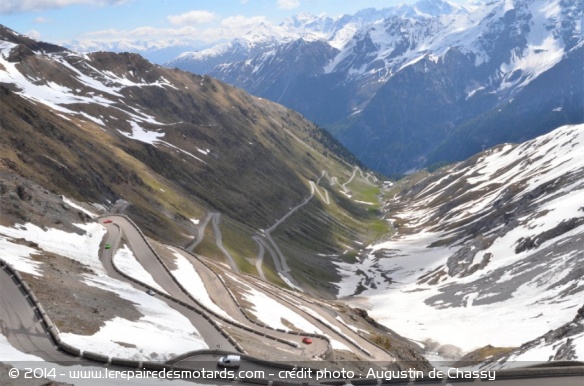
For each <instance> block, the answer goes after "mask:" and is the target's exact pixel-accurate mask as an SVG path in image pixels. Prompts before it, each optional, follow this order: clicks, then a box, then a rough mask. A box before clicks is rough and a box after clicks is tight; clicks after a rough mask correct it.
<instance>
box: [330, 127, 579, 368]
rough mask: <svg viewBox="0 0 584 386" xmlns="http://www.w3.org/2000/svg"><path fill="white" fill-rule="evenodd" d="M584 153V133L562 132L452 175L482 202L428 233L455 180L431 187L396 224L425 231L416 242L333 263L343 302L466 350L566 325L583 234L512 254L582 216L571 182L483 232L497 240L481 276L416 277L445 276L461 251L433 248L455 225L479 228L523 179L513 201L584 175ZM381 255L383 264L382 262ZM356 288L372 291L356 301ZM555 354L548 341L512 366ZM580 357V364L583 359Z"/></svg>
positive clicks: (503, 150)
mask: <svg viewBox="0 0 584 386" xmlns="http://www.w3.org/2000/svg"><path fill="white" fill-rule="evenodd" d="M582 154H584V125H576V126H565V127H562V128H559V129H557V130H555V131H554V132H552V133H550V134H547V135H544V136H542V137H540V138H537V139H535V140H533V141H530V142H527V143H524V144H522V145H518V146H512V145H505V146H501V147H499V148H496V149H493V150H489V151H487V152H486V153H485V155H484V157H482V158H480V159H479V160H478V162H477V163H476V164H474V165H473V166H471V167H469V168H467V169H464V170H463V171H456V173H462V174H461V175H459V174H456V173H455V172H452V174H456V177H459V176H463V177H468V178H467V181H469V182H471V183H472V184H474V186H473V187H472V189H473V190H476V191H480V192H482V193H483V194H481V195H478V196H477V198H476V199H475V200H474V201H469V202H465V203H463V204H461V205H460V206H457V207H456V208H455V209H453V210H452V211H450V212H448V215H447V216H444V218H443V219H441V220H440V221H439V223H438V225H432V226H425V223H426V222H430V220H431V219H432V218H433V216H434V215H435V214H436V211H437V208H435V207H432V206H430V205H428V203H430V202H432V200H433V199H435V198H436V197H437V195H439V194H440V193H444V191H445V189H447V187H448V181H446V180H447V179H448V178H447V177H448V175H449V174H447V177H445V178H444V179H442V180H439V181H436V182H434V183H432V184H430V185H429V186H427V187H426V188H425V189H424V190H423V191H422V192H420V193H419V194H418V195H417V197H421V198H420V199H419V200H418V201H416V200H415V199H414V202H413V203H410V204H408V208H407V209H406V210H403V211H401V212H399V213H397V214H395V217H394V219H398V218H400V219H402V220H403V219H405V220H407V221H408V222H409V224H411V225H414V226H416V227H418V228H417V229H423V230H421V231H419V232H417V233H414V234H411V235H400V233H399V232H398V233H397V235H395V236H394V237H393V238H392V239H391V240H389V241H386V242H383V243H379V244H375V245H370V246H369V247H368V248H367V251H368V254H367V256H366V257H365V258H363V259H362V261H360V262H359V263H358V264H355V265H349V264H345V263H337V264H338V269H339V272H340V273H341V275H342V276H343V279H342V281H341V283H339V297H344V298H345V299H346V301H347V302H348V303H350V304H352V305H355V306H359V307H365V308H367V309H368V310H369V311H370V315H371V316H372V317H374V318H375V319H377V320H378V321H380V322H381V323H383V324H385V325H386V326H388V327H390V328H392V329H394V330H395V331H396V332H398V333H400V334H402V335H404V336H406V337H408V338H411V339H414V340H416V341H418V342H421V343H422V342H424V341H425V340H427V339H430V340H433V341H437V342H439V343H440V344H443V345H446V344H452V345H455V346H457V347H459V348H460V349H462V350H463V351H465V352H466V351H470V350H473V349H477V348H480V347H483V346H486V345H488V344H491V345H493V346H499V347H511V346H520V345H521V344H523V343H525V342H527V341H530V340H532V339H535V338H537V337H538V336H540V335H542V334H544V333H546V332H548V331H549V330H551V329H555V328H558V327H560V326H561V325H563V324H565V323H568V322H570V321H571V320H572V319H573V318H574V316H575V315H576V310H577V309H578V308H579V307H580V306H582V291H581V289H582V286H583V285H584V278H582V277H580V276H579V275H576V274H575V272H577V270H578V267H581V266H582V261H583V260H584V253H583V252H582V250H581V246H582V245H583V244H582V241H583V240H582V227H581V226H580V227H576V228H575V229H572V230H570V231H568V232H565V233H563V234H561V235H559V236H557V237H555V238H552V239H550V240H548V241H545V242H543V243H541V245H538V246H537V248H535V249H527V250H524V251H521V252H516V247H517V246H518V240H520V239H521V238H522V237H523V238H527V237H532V238H533V237H534V236H535V235H538V234H541V233H542V232H544V231H548V230H550V229H553V228H555V227H556V226H557V225H558V224H560V223H561V222H562V221H565V220H568V219H571V218H578V217H582V216H584V213H583V212H582V207H583V205H584V204H583V203H584V184H583V183H582V181H581V180H578V179H575V180H572V181H570V180H568V182H566V183H565V186H562V187H561V188H560V189H559V190H558V191H556V192H554V194H553V195H550V196H548V195H542V196H540V197H537V198H536V199H535V205H536V210H535V212H533V213H529V214H528V215H524V216H523V217H521V218H518V219H517V221H518V224H517V226H515V227H514V228H512V229H510V230H508V231H506V232H499V233H498V231H501V230H502V228H503V225H504V224H498V225H496V226H494V228H492V229H491V230H490V231H489V232H488V233H487V234H485V235H484V236H495V239H494V242H492V244H491V245H490V246H488V247H487V248H485V249H483V250H480V253H476V254H475V255H474V261H473V262H471V263H475V264H476V263H480V261H481V257H482V256H484V255H485V254H491V258H490V261H489V263H488V264H487V265H486V267H485V268H484V269H481V270H478V271H476V272H474V273H473V274H470V275H468V276H465V277H461V276H456V275H455V276H449V275H444V276H442V277H441V278H440V280H439V281H438V283H437V284H433V285H432V284H426V283H421V282H420V277H422V276H423V275H424V274H426V273H429V272H432V271H433V270H437V269H439V268H444V269H446V270H448V267H447V265H446V263H447V261H448V258H449V257H450V256H452V255H453V254H454V253H455V252H457V251H459V250H460V249H461V248H463V244H456V243H455V244H454V246H453V245H451V246H450V247H447V246H440V247H429V246H430V244H432V243H433V242H436V241H438V240H441V239H444V238H445V237H447V236H451V235H454V234H456V232H457V228H456V225H455V223H456V222H457V221H460V220H461V219H463V218H465V217H466V216H470V215H478V217H477V219H475V220H473V221H479V220H480V218H481V217H482V215H483V214H484V215H486V214H488V213H489V211H490V210H491V208H492V207H493V206H494V205H495V202H496V201H497V200H498V199H500V197H501V196H502V192H504V191H505V189H506V188H510V187H511V186H512V185H513V184H514V183H516V182H518V181H526V182H525V184H523V185H522V186H521V188H520V192H519V193H517V195H516V196H515V199H516V200H517V201H519V199H520V198H521V197H522V195H523V193H525V192H530V191H533V189H535V188H537V187H538V186H544V185H545V184H548V185H547V186H550V183H552V185H551V186H553V184H556V183H559V181H560V177H566V176H568V175H571V174H573V173H575V172H577V171H579V170H580V171H581V170H582V168H584V159H583V158H582ZM461 178H462V177H461ZM457 181H458V180H457ZM490 184H500V186H499V187H498V188H497V189H495V190H494V191H493V190H488V189H486V187H487V186H488V185H490ZM429 192H431V193H429ZM485 192H486V193H485ZM424 195H425V196H424ZM398 200H399V198H398ZM449 226H450V228H448V227H449ZM445 229H449V230H447V231H446V230H445ZM459 241H461V242H465V241H472V240H459ZM470 248H471V250H472V249H474V248H475V247H474V246H472V247H470ZM376 252H377V253H376ZM380 252H382V253H383V257H376V254H377V256H379V253H380ZM375 253H376V254H375ZM359 271H361V272H362V273H363V274H360V272H359ZM382 275H383V276H382ZM387 277H390V278H391V282H388V280H386V278H387ZM359 285H364V286H365V287H366V288H367V289H366V290H365V291H363V292H362V293H360V294H358V295H356V296H351V295H353V294H355V293H356V291H357V289H358V286H359ZM578 289H579V290H578ZM575 341H576V344H577V345H579V350H580V351H582V350H583V349H584V339H582V337H581V336H580V337H576V338H575ZM551 351H552V345H551V344H544V343H542V345H541V348H540V349H539V350H536V351H530V352H529V353H525V355H521V356H519V357H517V358H514V360H517V361H524V360H530V361H547V360H548V358H549V356H550V352H551ZM582 354H583V353H582V352H580V356H579V358H584V356H581V355H582Z"/></svg>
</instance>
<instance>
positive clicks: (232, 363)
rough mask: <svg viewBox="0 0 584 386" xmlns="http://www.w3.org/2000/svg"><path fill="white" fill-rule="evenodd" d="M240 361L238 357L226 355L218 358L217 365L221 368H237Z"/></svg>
mask: <svg viewBox="0 0 584 386" xmlns="http://www.w3.org/2000/svg"><path fill="white" fill-rule="evenodd" d="M240 361H241V357H240V356H239V355H226V356H224V357H221V358H219V361H217V365H219V366H223V367H235V368H237V367H239V362H240Z"/></svg>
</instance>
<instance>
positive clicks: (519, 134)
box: [169, 0, 584, 174]
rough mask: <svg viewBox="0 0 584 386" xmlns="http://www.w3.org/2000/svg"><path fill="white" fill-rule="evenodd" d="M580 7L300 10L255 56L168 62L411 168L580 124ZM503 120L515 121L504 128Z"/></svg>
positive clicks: (504, 4) (512, 1)
mask: <svg viewBox="0 0 584 386" xmlns="http://www.w3.org/2000/svg"><path fill="white" fill-rule="evenodd" d="M583 16H584V5H583V4H582V3H581V2H578V1H575V0H535V1H526V0H497V1H492V2H489V3H482V4H479V5H472V6H464V7H463V6H460V5H456V4H454V3H448V2H444V1H440V0H433V1H420V2H418V3H416V4H413V5H403V6H399V7H393V8H386V9H383V10H373V9H367V10H363V11H361V12H358V13H356V14H355V15H350V16H349V15H345V16H342V17H339V18H326V17H317V16H309V15H302V16H301V17H300V16H299V17H298V18H297V19H294V20H291V21H289V22H287V23H284V24H283V25H282V26H279V28H286V29H287V30H294V31H296V32H294V33H293V34H291V35H289V36H296V37H295V38H294V40H291V41H287V42H284V41H282V42H277V40H276V41H275V43H276V45H275V46H271V47H268V46H265V47H264V48H265V51H262V52H261V53H258V54H257V55H255V56H254V55H247V54H246V55H247V56H245V57H241V56H240V57H239V58H240V59H237V60H235V59H234V58H229V57H228V55H226V54H222V55H223V57H222V58H223V59H221V58H219V57H217V56H212V55H211V54H212V52H211V51H208V53H209V55H207V54H206V53H205V52H204V51H201V52H200V53H199V54H197V55H198V56H196V58H195V56H193V55H191V56H189V58H190V59H188V60H187V57H182V58H177V59H176V60H174V61H172V63H169V64H170V65H172V66H175V67H178V68H181V69H184V70H188V71H193V72H195V73H201V72H205V73H208V74H209V75H211V76H213V77H216V78H218V79H220V80H222V81H225V82H227V83H230V84H233V85H235V86H237V87H241V88H243V89H245V90H246V91H248V92H250V93H252V94H254V95H257V96H260V97H263V98H266V99H270V100H274V101H277V102H279V103H282V104H284V105H285V106H287V107H290V108H292V109H294V110H297V111H299V112H301V113H302V114H303V115H304V116H306V117H307V118H309V119H311V120H313V121H315V122H316V123H318V124H319V125H322V126H323V127H325V128H327V129H329V131H330V132H331V133H333V134H334V135H335V136H336V138H337V139H339V140H340V141H341V142H342V143H343V144H344V145H345V146H347V147H348V148H349V149H350V150H351V151H352V152H354V153H355V154H356V155H357V156H359V157H360V158H361V159H362V160H363V161H364V163H365V164H366V165H367V166H369V167H370V168H373V169H375V170H379V171H381V172H384V173H386V174H393V173H405V172H408V171H410V170H416V169H419V168H420V167H424V166H429V165H433V164H435V163H440V162H452V161H459V160H462V159H465V158H467V157H469V156H471V155H472V154H474V153H476V152H479V151H481V150H482V149H483V148H484V147H491V146H494V145H496V144H498V143H502V142H508V141H523V140H526V139H530V138H534V137H535V136H537V135H540V134H544V133H546V132H549V131H550V130H553V129H554V128H556V127H559V126H561V125H564V124H573V123H580V122H582V108H581V106H582V102H581V100H582V98H581V95H582V91H581V89H582V82H581V81H580V79H582V77H583V70H582V66H581V65H580V64H581V61H582V57H583V55H584V54H583V52H584V43H583V42H584V40H583V39H582V18H583ZM308 36H310V38H307V37H308ZM301 40H305V41H309V42H310V43H311V44H310V47H306V46H301V45H299V44H297V43H298V42H299V41H301ZM246 52H247V53H248V52H249V51H246ZM191 59H192V60H191ZM220 59H221V60H220ZM290 63H294V64H295V65H294V66H290V65H289V64H290ZM211 68H212V69H211ZM300 69H301V70H300ZM552 78H553V80H551V79H552ZM569 79H573V80H574V81H568V80H569ZM546 88H547V90H545V89H546ZM406 101H414V103H409V102H406ZM558 101H560V102H558ZM517 103H519V104H517ZM558 103H560V104H562V105H563V109H562V110H561V111H560V110H558V111H554V110H553V109H554V108H556V107H558V106H554V107H553V108H549V107H550V106H551V105H552V104H558ZM526 111H535V113H534V114H527V113H526ZM536 115H537V117H536ZM531 119H534V122H536V124H533V122H530V123H529V124H528V123H527V122H529V121H530V120H531ZM499 120H500V121H502V122H511V121H512V122H513V130H507V131H505V132H504V133H503V132H498V131H497V130H498V129H496V128H495V127H499V126H501V124H500V122H499ZM472 130H476V132H474V133H471V132H470V131H472ZM460 138H464V139H465V140H466V142H465V143H464V144H462V145H461V144H458V143H456V144H455V142H456V141H458V140H459V139H460ZM453 147H455V148H457V149H459V150H457V152H454V153H453V152H449V151H448V150H446V149H448V148H453ZM462 149H468V151H464V150H462Z"/></svg>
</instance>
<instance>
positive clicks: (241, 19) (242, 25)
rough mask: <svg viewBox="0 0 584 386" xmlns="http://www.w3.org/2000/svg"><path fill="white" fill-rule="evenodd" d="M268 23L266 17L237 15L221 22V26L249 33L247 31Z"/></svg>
mask: <svg viewBox="0 0 584 386" xmlns="http://www.w3.org/2000/svg"><path fill="white" fill-rule="evenodd" d="M266 22H267V19H266V17H265V16H252V17H245V16H242V15H237V16H230V17H228V18H225V19H223V20H221V26H222V27H225V28H228V29H235V30H240V29H246V31H245V32H247V30H249V29H251V28H253V27H255V26H258V25H260V24H262V23H266Z"/></svg>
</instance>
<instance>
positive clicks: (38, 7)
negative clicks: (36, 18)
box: [0, 0, 128, 14]
mask: <svg viewBox="0 0 584 386" xmlns="http://www.w3.org/2000/svg"><path fill="white" fill-rule="evenodd" d="M127 1H128V0H2V1H0V14H2V13H4V14H8V13H18V12H28V11H42V10H45V9H52V8H63V7H67V6H69V5H76V4H87V5H98V6H102V5H118V4H122V3H125V2H127Z"/></svg>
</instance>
